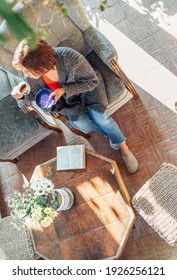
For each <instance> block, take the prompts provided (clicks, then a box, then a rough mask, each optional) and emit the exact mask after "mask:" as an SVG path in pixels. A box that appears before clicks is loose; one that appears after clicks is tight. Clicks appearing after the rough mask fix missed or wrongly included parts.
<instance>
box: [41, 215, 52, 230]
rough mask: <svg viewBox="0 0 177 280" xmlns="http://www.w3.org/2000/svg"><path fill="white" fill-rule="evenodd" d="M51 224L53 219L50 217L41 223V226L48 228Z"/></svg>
mask: <svg viewBox="0 0 177 280" xmlns="http://www.w3.org/2000/svg"><path fill="white" fill-rule="evenodd" d="M52 222H53V219H52V218H51V217H49V216H47V217H45V218H44V219H43V220H42V221H41V226H42V227H48V226H49V225H50V224H51V223H52Z"/></svg>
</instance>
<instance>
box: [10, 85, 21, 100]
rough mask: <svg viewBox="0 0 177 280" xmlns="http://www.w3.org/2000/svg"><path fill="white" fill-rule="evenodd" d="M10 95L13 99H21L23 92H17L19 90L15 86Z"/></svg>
mask: <svg viewBox="0 0 177 280" xmlns="http://www.w3.org/2000/svg"><path fill="white" fill-rule="evenodd" d="M11 95H12V97H13V98H15V99H21V98H22V97H23V94H21V93H19V91H18V90H17V86H16V87H14V88H13V90H12V92H11Z"/></svg>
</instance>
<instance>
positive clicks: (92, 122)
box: [70, 108, 125, 144]
mask: <svg viewBox="0 0 177 280" xmlns="http://www.w3.org/2000/svg"><path fill="white" fill-rule="evenodd" d="M70 123H71V125H72V126H73V127H76V128H78V129H80V130H81V131H83V132H91V131H98V132H100V133H101V134H103V135H105V136H107V137H108V138H109V139H110V140H111V142H112V143H113V144H121V143H122V142H124V141H125V137H124V135H123V134H122V132H121V130H120V128H119V126H118V124H117V123H116V122H115V121H114V120H113V118H112V117H111V116H110V115H108V114H107V113H106V112H101V111H99V110H97V109H95V108H90V109H89V110H88V111H87V112H84V113H81V114H79V115H78V118H77V120H75V121H70Z"/></svg>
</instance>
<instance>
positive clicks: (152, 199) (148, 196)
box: [132, 164, 177, 246]
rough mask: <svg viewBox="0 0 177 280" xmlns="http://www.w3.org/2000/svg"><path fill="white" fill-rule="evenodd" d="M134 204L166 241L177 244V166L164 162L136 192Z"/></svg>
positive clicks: (173, 244)
mask: <svg viewBox="0 0 177 280" xmlns="http://www.w3.org/2000/svg"><path fill="white" fill-rule="evenodd" d="M132 204H133V206H134V208H135V209H136V210H137V211H138V213H139V214H140V215H141V216H142V217H143V218H144V219H145V220H146V222H147V223H148V224H149V225H150V226H152V228H153V229H154V230H155V231H156V232H157V233H158V234H159V235H160V236H161V237H162V238H163V239H165V241H166V242H167V243H168V244H170V245H172V246H175V245H177V168H176V167H175V166H173V165H172V164H163V165H162V167H161V168H160V170H159V171H158V172H157V173H156V174H155V175H154V176H153V177H152V178H151V179H150V180H149V181H147V182H146V184H145V185H144V186H143V187H142V188H141V189H140V190H139V191H138V192H137V193H136V195H135V196H134V197H133V199H132Z"/></svg>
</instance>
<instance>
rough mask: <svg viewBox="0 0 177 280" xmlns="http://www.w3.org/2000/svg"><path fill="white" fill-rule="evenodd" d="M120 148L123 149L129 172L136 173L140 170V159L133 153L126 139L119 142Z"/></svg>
mask: <svg viewBox="0 0 177 280" xmlns="http://www.w3.org/2000/svg"><path fill="white" fill-rule="evenodd" d="M119 148H120V150H121V153H122V158H123V161H124V163H125V166H126V168H127V170H128V172H130V173H135V172H136V171H137V170H138V161H137V159H136V157H135V156H134V155H133V154H132V152H131V151H130V149H129V147H128V146H127V144H126V143H125V141H124V142H123V143H121V144H119Z"/></svg>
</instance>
